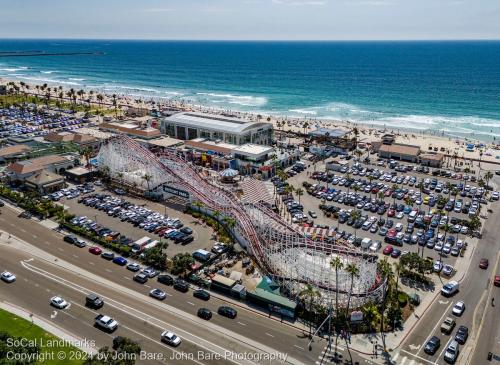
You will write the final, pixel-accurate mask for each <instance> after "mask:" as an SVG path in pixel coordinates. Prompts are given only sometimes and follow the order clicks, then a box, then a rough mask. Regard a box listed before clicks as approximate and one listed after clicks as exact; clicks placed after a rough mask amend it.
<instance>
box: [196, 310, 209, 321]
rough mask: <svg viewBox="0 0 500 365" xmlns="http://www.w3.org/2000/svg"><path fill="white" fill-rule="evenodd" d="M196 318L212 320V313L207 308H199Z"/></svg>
mask: <svg viewBox="0 0 500 365" xmlns="http://www.w3.org/2000/svg"><path fill="white" fill-rule="evenodd" d="M198 317H200V318H203V319H205V320H207V321H208V320H209V319H210V318H212V311H211V310H210V309H207V308H200V309H198Z"/></svg>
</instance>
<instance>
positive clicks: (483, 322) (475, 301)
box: [395, 214, 500, 365]
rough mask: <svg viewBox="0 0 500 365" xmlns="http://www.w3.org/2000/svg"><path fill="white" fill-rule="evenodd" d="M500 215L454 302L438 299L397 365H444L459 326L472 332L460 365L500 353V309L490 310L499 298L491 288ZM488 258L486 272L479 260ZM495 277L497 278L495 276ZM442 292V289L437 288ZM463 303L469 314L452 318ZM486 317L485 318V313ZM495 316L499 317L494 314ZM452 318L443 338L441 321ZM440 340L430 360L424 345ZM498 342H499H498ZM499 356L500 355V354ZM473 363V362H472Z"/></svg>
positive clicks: (493, 221) (462, 350)
mask: <svg viewBox="0 0 500 365" xmlns="http://www.w3.org/2000/svg"><path fill="white" fill-rule="evenodd" d="M499 219H500V218H499V215H498V214H495V215H493V214H492V215H491V217H490V219H488V220H487V221H486V223H485V227H484V229H483V238H482V239H481V240H479V242H478V244H477V246H476V248H475V250H474V253H473V256H472V259H471V263H470V266H469V269H468V272H467V273H466V275H465V277H464V279H463V280H462V281H461V283H460V291H459V292H458V293H457V294H456V295H455V296H453V297H451V298H445V297H443V296H441V295H439V296H438V297H437V298H436V299H435V300H434V302H433V303H432V305H431V307H430V308H428V309H427V311H426V314H425V315H424V316H423V317H422V318H420V320H419V322H418V324H417V325H416V326H415V328H414V329H413V330H412V331H411V333H410V334H409V335H408V337H407V339H406V340H405V342H404V343H403V344H402V345H401V347H400V348H401V350H400V352H399V354H398V355H397V356H396V357H395V359H396V361H395V363H396V364H402V363H403V359H405V358H406V359H407V360H408V362H410V361H412V362H413V363H414V364H434V365H436V364H444V363H445V362H444V359H443V354H444V351H445V349H446V347H447V345H448V343H449V341H450V340H451V339H452V338H453V337H454V336H455V333H456V330H457V328H458V326H460V325H465V326H467V327H468V328H469V338H468V340H467V342H466V344H465V345H463V346H460V355H459V358H458V361H457V363H459V364H484V363H486V356H487V354H488V352H489V351H494V350H495V348H496V350H497V353H499V352H500V351H499V350H500V346H499V343H498V341H499V337H500V327H499V326H498V325H495V320H494V319H495V318H498V315H499V309H498V308H497V307H494V308H493V307H491V304H490V302H489V301H490V300H491V299H489V298H491V296H494V295H495V294H496V296H497V297H499V298H500V288H497V287H494V286H493V285H492V278H493V276H494V275H500V274H499V270H500V268H499V267H498V266H497V263H498V259H499V256H498V253H499V250H500V240H499V239H498V237H500V224H499V223H500V220H499ZM481 258H488V259H489V262H490V265H489V267H488V269H487V270H483V269H480V268H479V260H480V259H481ZM495 273H496V274H495ZM436 290H440V288H439V287H438V288H436ZM458 301H463V302H464V303H465V305H466V310H465V312H464V313H463V315H462V316H460V317H456V316H453V315H452V314H451V309H452V307H453V305H454V304H455V303H456V302H458ZM485 309H486V314H485V317H484V318H483V313H484V310H485ZM495 313H496V314H495ZM448 316H449V317H453V318H454V319H455V320H456V322H457V325H456V327H455V329H454V330H453V332H452V335H450V336H447V335H443V334H442V333H441V332H440V326H441V323H442V321H443V320H444V319H445V318H446V317H448ZM432 336H438V337H439V338H440V339H441V347H440V348H439V350H438V351H437V352H436V354H435V355H433V356H430V355H427V354H426V353H425V352H424V346H425V343H426V342H427V341H428V340H429V339H430V338H431V337H432ZM495 341H496V342H495ZM499 355H500V353H499ZM471 359H473V360H471Z"/></svg>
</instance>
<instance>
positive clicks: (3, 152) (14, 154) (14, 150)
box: [0, 144, 31, 165]
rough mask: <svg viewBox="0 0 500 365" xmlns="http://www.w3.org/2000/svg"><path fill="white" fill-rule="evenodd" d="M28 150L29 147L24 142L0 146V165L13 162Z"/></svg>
mask: <svg viewBox="0 0 500 365" xmlns="http://www.w3.org/2000/svg"><path fill="white" fill-rule="evenodd" d="M29 151H31V148H30V147H29V146H26V145H24V144H17V145H14V146H7V147H3V148H0V165H3V164H6V163H9V162H15V161H17V160H19V159H21V158H23V157H24V156H25V155H26V154H27V153H28V152H29Z"/></svg>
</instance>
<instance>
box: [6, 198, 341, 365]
mask: <svg viewBox="0 0 500 365" xmlns="http://www.w3.org/2000/svg"><path fill="white" fill-rule="evenodd" d="M17 214H18V213H17V212H16V211H14V210H11V209H10V208H7V209H6V208H4V209H3V214H2V215H1V216H0V228H1V229H2V230H4V231H6V232H9V233H10V234H12V235H13V236H15V237H17V238H19V239H20V240H22V241H25V242H27V243H29V244H31V245H33V246H34V247H36V248H38V249H39V250H40V251H43V252H45V253H47V254H48V255H53V256H54V257H56V258H57V259H53V260H54V264H55V265H56V266H54V265H53V264H49V263H48V262H46V261H44V260H43V259H39V258H36V257H35V258H33V256H32V255H30V254H29V249H28V250H27V251H28V252H24V253H22V254H21V253H19V252H17V251H16V250H15V247H8V246H5V245H4V246H2V247H1V251H0V255H1V257H2V260H1V261H0V269H1V270H4V269H7V270H10V271H12V272H13V273H15V274H16V275H17V277H18V280H17V282H16V283H14V284H13V285H12V286H10V287H8V286H7V287H6V288H2V290H1V291H0V293H1V298H2V300H4V301H8V302H10V303H14V304H16V305H18V306H21V307H23V308H25V309H29V310H31V311H34V313H37V314H38V313H39V314H43V315H44V316H47V315H49V314H50V313H51V312H52V308H50V307H49V306H48V300H49V298H50V297H51V296H52V295H56V294H58V295H61V296H63V297H64V298H65V299H66V300H70V301H71V302H72V303H73V304H72V305H71V308H70V310H68V311H66V312H67V313H63V314H62V315H59V314H58V315H57V317H56V318H54V320H56V321H65V322H64V323H65V326H66V327H67V328H68V329H70V330H72V331H74V330H78V333H77V334H78V335H79V336H80V337H85V336H88V337H89V338H95V339H96V341H98V343H99V346H101V345H108V346H109V345H110V344H111V343H110V341H111V336H109V335H107V334H104V333H102V332H101V331H99V330H96V329H95V328H93V327H92V324H93V318H94V317H95V315H96V313H94V312H92V311H90V310H88V309H87V308H86V307H82V305H83V301H84V298H85V294H86V293H87V292H90V291H92V292H95V293H97V294H100V295H102V296H104V297H106V298H108V297H109V298H110V299H111V300H112V303H114V306H113V307H111V306H105V313H104V312H103V313H104V314H110V315H112V316H114V317H116V319H117V320H118V322H120V323H121V324H123V325H122V326H120V328H119V329H118V330H117V334H123V335H126V336H127V337H131V338H133V339H138V340H140V339H141V338H142V341H144V343H145V345H144V347H145V348H147V346H150V347H151V348H152V349H155V348H157V347H159V346H160V347H161V348H162V349H164V348H165V345H163V344H161V343H159V335H160V333H161V331H162V329H172V330H173V331H174V332H176V333H177V334H178V335H179V336H180V337H181V338H183V339H184V342H183V344H182V345H181V346H180V347H179V349H180V348H181V347H186V349H183V351H185V352H189V353H195V352H197V351H198V349H201V350H200V351H207V349H210V350H213V349H214V348H218V347H221V348H219V350H218V351H219V352H223V351H226V350H229V351H233V352H236V353H246V352H248V353H252V352H259V351H260V349H264V348H267V349H269V352H274V353H280V354H285V355H286V356H287V360H288V361H291V362H293V361H295V362H296V363H303V364H314V363H315V362H316V361H318V358H319V357H320V356H321V355H322V351H323V349H324V347H325V345H326V342H325V341H323V340H321V339H316V340H315V342H314V343H313V346H312V351H308V349H307V348H308V342H309V340H308V338H307V334H306V333H304V332H303V331H302V330H300V329H297V328H295V327H292V326H290V325H288V324H285V323H280V322H279V321H278V320H275V319H270V318H268V316H267V315H266V313H265V312H263V313H262V314H259V313H255V312H254V311H252V310H248V309H245V308H244V307H236V309H237V310H238V317H237V318H236V319H234V320H232V319H228V318H225V317H221V316H219V315H218V314H217V313H216V311H217V308H218V307H219V306H220V305H223V304H226V305H227V304H228V303H227V302H225V301H223V300H221V299H218V298H216V297H214V296H212V298H211V299H210V300H209V301H208V302H204V301H201V300H199V299H197V298H194V297H193V296H192V292H191V291H190V292H188V293H180V292H178V291H176V290H174V289H173V288H172V287H168V286H165V285H163V284H160V283H158V282H157V281H156V279H150V280H149V281H148V282H147V283H146V284H145V285H142V284H139V283H136V282H134V281H132V277H133V275H134V273H132V272H130V271H128V270H126V269H125V268H124V267H120V266H118V265H116V264H113V263H112V262H109V261H106V260H104V259H102V258H101V257H99V256H94V255H92V254H90V253H89V252H88V248H78V247H75V246H73V245H71V244H68V243H66V242H64V241H63V240H62V238H63V236H62V235H61V234H60V233H58V232H56V231H53V230H49V229H47V228H46V227H44V226H42V225H40V224H38V223H37V222H33V221H31V220H25V219H22V218H18V217H17ZM5 236H6V235H5V234H4V235H3V238H4V239H5V238H6V237H5ZM6 250H8V252H6ZM32 258H33V260H31V261H29V262H25V261H23V260H30V259H32ZM61 262H67V263H69V264H70V265H74V266H75V267H77V268H79V270H75V272H74V273H72V272H71V271H70V270H68V269H66V268H63V267H61V265H60V263H61ZM80 270H81V271H80ZM76 271H78V272H76ZM47 276H49V277H50V279H49V278H47ZM96 278H98V279H96ZM66 281H68V282H67V283H66ZM103 282H104V283H108V285H105V284H103ZM2 284H3V283H2ZM37 285H38V286H37ZM156 287H158V288H161V289H162V290H164V291H165V292H166V293H167V298H166V299H165V300H164V302H162V303H161V302H159V301H157V300H155V299H153V298H150V297H149V296H148V293H149V291H150V290H151V289H152V288H156ZM3 289H5V290H3ZM125 291H127V294H126V293H125ZM129 292H130V293H131V294H129ZM152 302H153V303H152ZM229 304H230V305H231V303H229ZM164 306H168V308H172V310H175V314H171V313H169V309H168V308H165V307H164ZM200 307H206V308H209V309H211V310H212V312H213V313H214V315H213V318H212V319H211V320H210V321H209V322H208V323H207V322H205V321H204V320H202V319H199V318H198V317H196V312H197V310H198V308H200ZM63 312H64V311H63ZM73 312H75V313H74V314H73ZM71 315H72V316H73V317H75V318H73V317H71ZM122 318H123V319H122ZM75 321H76V322H75ZM211 326H213V327H214V328H210V327H211ZM221 329H223V330H224V331H227V332H228V333H229V335H226V334H224V336H222V337H217V336H218V334H219V333H220V332H221ZM189 334H190V335H191V338H192V342H191V343H189V341H187V340H186V339H185V338H186V336H187V338H189V337H190V335H189ZM219 336H220V335H219ZM155 341H156V342H155ZM245 341H246V342H247V344H245V343H244V342H245ZM228 347H229V349H228ZM233 348H234V350H232V349H233ZM340 351H341V350H340ZM346 356H348V355H346ZM344 358H345V356H344ZM179 361H181V360H179ZM186 361H188V360H186ZM175 363H176V364H177V363H179V364H180V363H182V362H175ZM187 363H193V362H192V361H190V360H189V361H188V362H187ZM203 363H205V362H203ZM219 363H222V362H220V361H219V362H217V364H219ZM242 363H243V362H242ZM262 363H266V362H262ZM267 363H280V362H279V361H278V362H267ZM325 363H326V362H325Z"/></svg>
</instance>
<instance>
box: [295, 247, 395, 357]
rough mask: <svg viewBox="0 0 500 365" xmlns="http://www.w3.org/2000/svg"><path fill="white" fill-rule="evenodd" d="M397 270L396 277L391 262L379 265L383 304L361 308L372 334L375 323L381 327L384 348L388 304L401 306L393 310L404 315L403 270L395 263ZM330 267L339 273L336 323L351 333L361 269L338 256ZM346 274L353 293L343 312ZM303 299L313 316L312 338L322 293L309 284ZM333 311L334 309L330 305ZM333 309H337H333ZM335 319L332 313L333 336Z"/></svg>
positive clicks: (373, 304) (350, 290)
mask: <svg viewBox="0 0 500 365" xmlns="http://www.w3.org/2000/svg"><path fill="white" fill-rule="evenodd" d="M393 265H394V268H395V269H396V274H395V273H394V271H393V269H392V266H391V264H390V263H389V262H388V261H387V258H384V260H381V261H379V262H378V273H379V275H380V278H381V279H382V281H383V282H385V285H384V292H383V299H382V301H381V303H380V304H379V305H378V306H377V305H376V304H375V303H373V302H369V303H366V304H365V305H363V306H362V307H361V311H362V312H363V317H364V321H365V322H367V323H368V326H369V329H370V331H371V330H372V326H373V323H377V322H378V323H380V327H379V329H380V332H381V335H382V341H383V346H384V348H385V338H384V330H385V326H384V317H385V313H386V310H387V308H388V303H389V299H391V301H390V303H391V306H394V303H397V308H392V309H393V310H398V311H400V308H399V300H398V298H397V297H398V293H399V273H400V270H401V267H400V265H399V263H394V264H393ZM330 267H331V268H332V269H333V270H334V271H335V287H336V288H337V290H335V316H334V317H335V323H336V328H338V327H339V326H340V327H341V328H344V329H347V330H348V331H350V330H351V323H350V319H349V318H350V317H349V312H350V310H351V298H352V294H353V288H354V283H355V280H356V279H357V278H359V267H358V266H357V265H356V264H355V263H353V262H350V263H348V264H347V265H346V264H345V263H344V262H343V261H342V260H341V258H340V257H339V256H335V257H334V258H333V259H332V260H331V261H330ZM341 270H345V272H347V273H348V274H349V277H350V287H349V292H348V297H347V304H346V306H345V307H344V308H343V310H342V309H341V308H340V306H339V291H338V287H339V275H338V274H339V271H341ZM298 296H299V298H301V299H302V300H303V301H304V302H305V303H307V310H308V312H309V314H310V319H309V336H310V337H311V336H312V326H313V322H314V321H313V320H312V318H313V316H311V314H312V312H313V311H314V310H315V308H314V304H315V303H317V302H318V301H319V299H320V298H321V292H320V291H319V290H317V289H316V288H315V287H314V286H312V285H311V284H306V285H305V287H304V289H303V290H302V291H300V292H299V294H298ZM330 307H332V305H331V303H330ZM332 309H333V308H332ZM332 319H333V314H332V312H331V311H330V322H329V326H328V328H329V332H330V333H332V326H331V320H332Z"/></svg>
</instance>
